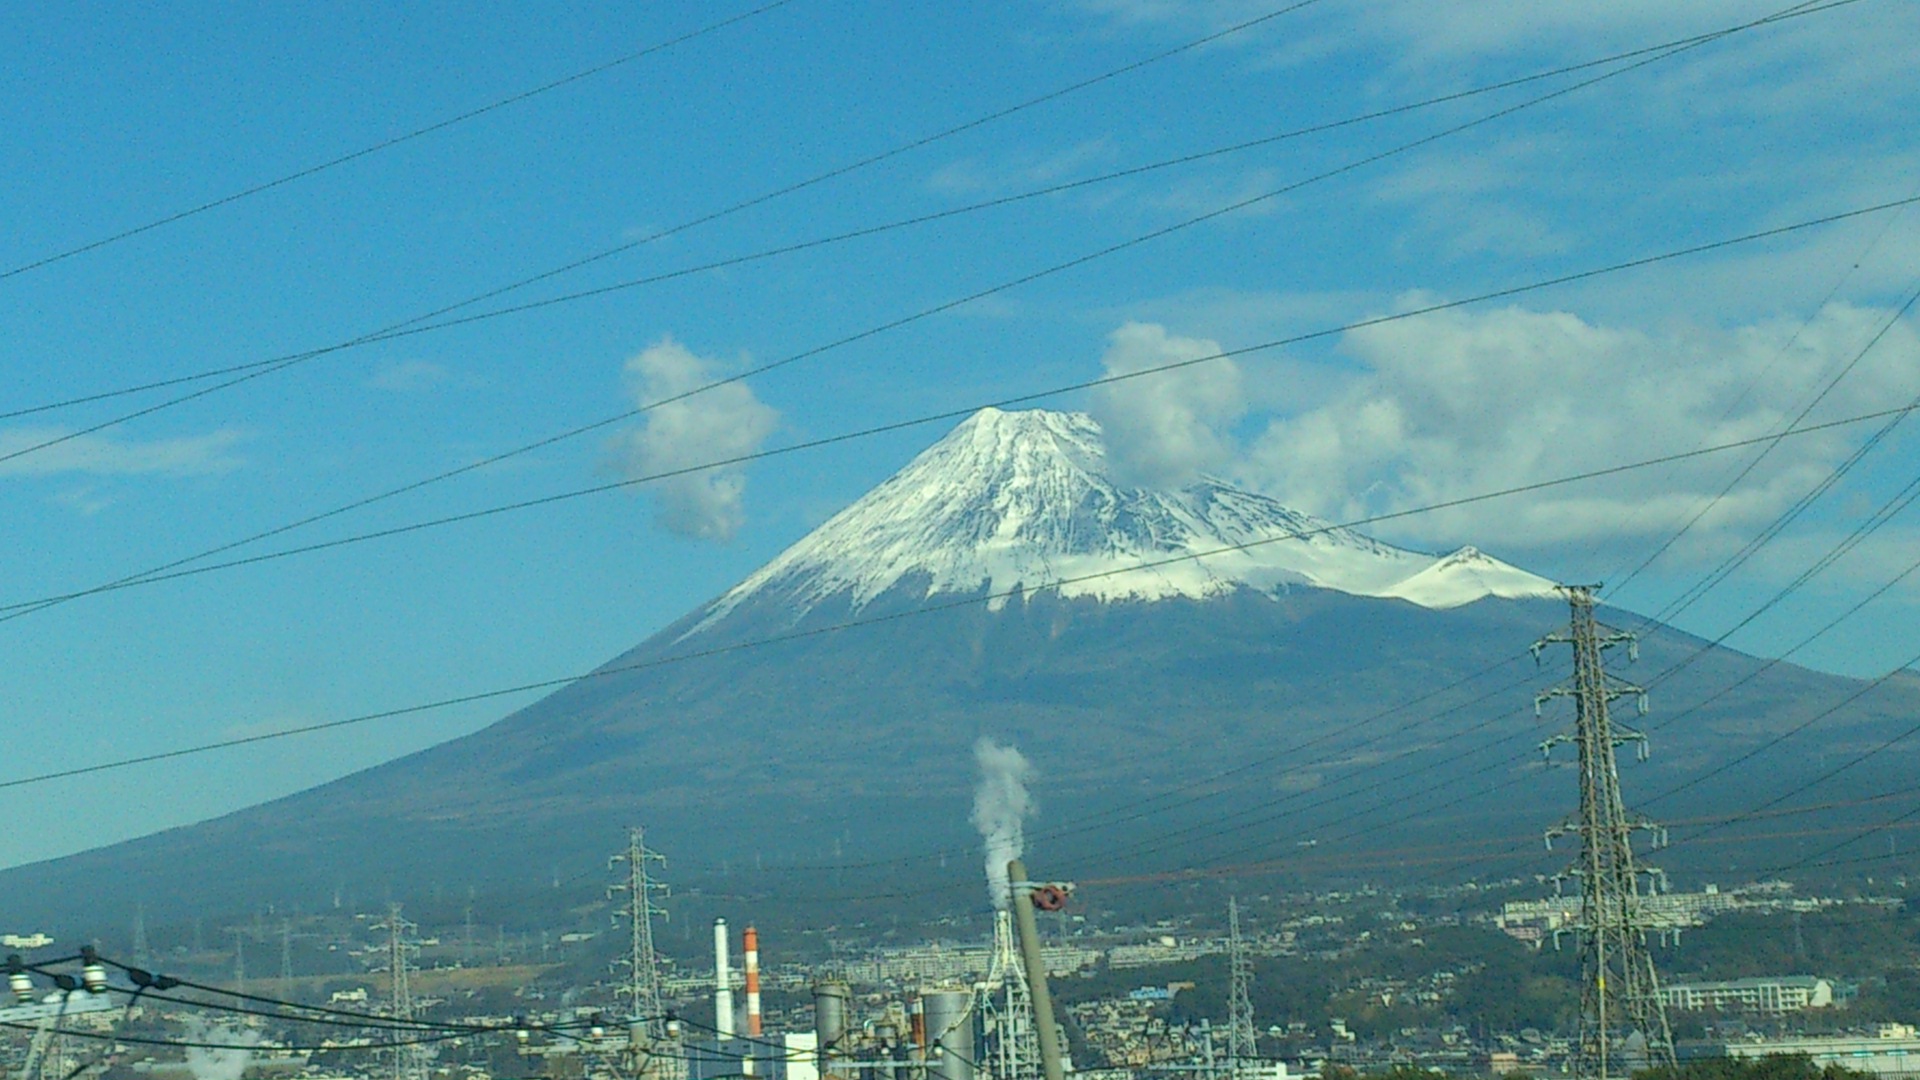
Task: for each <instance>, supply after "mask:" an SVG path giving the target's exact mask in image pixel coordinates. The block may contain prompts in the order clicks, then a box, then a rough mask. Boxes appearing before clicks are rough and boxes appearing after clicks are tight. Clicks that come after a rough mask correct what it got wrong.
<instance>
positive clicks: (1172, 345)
mask: <svg viewBox="0 0 1920 1080" xmlns="http://www.w3.org/2000/svg"><path fill="white" fill-rule="evenodd" d="M1220 352H1221V347H1220V343H1219V342H1217V341H1211V340H1208V339H1206V338H1190V337H1180V336H1178V335H1174V334H1169V333H1168V332H1167V329H1166V327H1164V326H1160V325H1157V324H1154V323H1139V322H1129V323H1126V324H1125V325H1123V326H1121V327H1120V328H1119V329H1118V330H1115V331H1114V332H1113V333H1112V334H1110V335H1109V336H1108V338H1107V351H1106V353H1105V355H1103V356H1102V357H1101V358H1100V365H1101V368H1102V369H1103V371H1104V373H1105V374H1107V375H1127V374H1131V373H1133V372H1138V371H1144V370H1146V369H1149V368H1156V367H1163V366H1165V365H1167V364H1175V363H1180V362H1181V361H1186V360H1198V359H1200V358H1202V357H1208V356H1216V355H1218V354H1219V353H1220ZM1089 411H1090V412H1092V414H1093V416H1094V418H1095V419H1097V420H1099V421H1100V426H1101V428H1102V429H1103V431H1104V432H1105V435H1106V444H1107V456H1108V459H1109V460H1110V461H1111V462H1112V466H1113V470H1114V475H1115V476H1116V477H1118V478H1119V479H1120V480H1121V481H1122V482H1125V483H1130V484H1138V485H1140V486H1143V487H1168V486H1178V485H1179V484H1182V483H1185V482H1189V481H1191V480H1193V479H1196V478H1198V477H1199V476H1200V475H1201V474H1203V473H1207V472H1212V471H1216V470H1219V469H1220V468H1222V467H1224V466H1226V465H1227V464H1228V463H1229V462H1231V461H1232V460H1233V458H1234V456H1235V453H1236V449H1235V447H1234V444H1233V438H1232V428H1233V425H1234V424H1235V423H1236V422H1238V421H1239V419H1240V418H1241V416H1243V415H1244V414H1245V412H1246V397H1245V393H1244V389H1243V387H1242V383H1241V374H1240V368H1239V366H1238V365H1237V364H1235V363H1234V362H1233V360H1232V359H1230V358H1223V359H1219V360H1209V361H1207V362H1205V363H1201V364H1195V365H1192V366H1191V367H1187V368H1182V369H1180V370H1178V371H1176V372H1171V373H1168V374H1165V375H1143V376H1141V377H1139V378H1135V379H1127V380H1124V381H1121V382H1116V383H1108V384H1107V385H1105V386H1101V387H1099V388H1098V389H1097V390H1096V391H1095V392H1094V394H1093V399H1092V401H1091V402H1090V403H1089Z"/></svg>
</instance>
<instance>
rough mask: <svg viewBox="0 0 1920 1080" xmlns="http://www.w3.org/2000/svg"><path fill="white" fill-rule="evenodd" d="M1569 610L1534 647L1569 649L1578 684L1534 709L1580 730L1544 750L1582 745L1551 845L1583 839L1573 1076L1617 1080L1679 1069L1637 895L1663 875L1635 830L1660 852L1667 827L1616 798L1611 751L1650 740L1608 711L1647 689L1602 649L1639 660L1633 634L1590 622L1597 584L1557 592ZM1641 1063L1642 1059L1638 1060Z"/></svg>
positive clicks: (1641, 746) (1641, 747)
mask: <svg viewBox="0 0 1920 1080" xmlns="http://www.w3.org/2000/svg"><path fill="white" fill-rule="evenodd" d="M1558 588H1559V591H1560V593H1561V594H1562V595H1564V596H1566V598H1567V603H1568V605H1569V606H1570V607H1571V609H1572V612H1573V618H1572V621H1571V622H1570V623H1569V625H1568V627H1567V629H1566V630H1563V631H1560V632H1558V633H1554V634H1549V635H1548V636H1546V637H1544V638H1541V639H1540V640H1539V641H1537V642H1535V643H1534V645H1533V655H1534V658H1535V659H1536V660H1538V659H1539V657H1540V653H1541V651H1542V650H1543V649H1545V648H1546V647H1547V646H1548V645H1554V644H1565V645H1571V646H1573V682H1572V683H1570V684H1566V685H1562V686H1556V687H1554V688H1552V689H1550V690H1547V691H1546V692H1544V693H1542V694H1541V695H1540V696H1539V697H1538V698H1536V699H1535V701H1534V711H1535V712H1536V713H1538V712H1539V709H1540V706H1541V705H1543V704H1544V703H1546V702H1547V701H1549V700H1551V699H1553V698H1560V697H1568V698H1572V699H1573V704H1574V727H1573V731H1572V732H1570V733H1567V732H1563V733H1561V734H1559V735H1555V736H1553V737H1552V738H1550V739H1548V740H1546V741H1545V742H1543V743H1541V744H1540V749H1541V751H1542V752H1544V753H1547V754H1549V755H1550V754H1551V753H1552V751H1553V747H1554V746H1555V745H1557V744H1559V743H1569V742H1570V743H1573V744H1574V745H1575V746H1576V747H1578V749H1579V770H1580V811H1579V814H1578V815H1577V816H1575V817H1574V818H1573V819H1571V820H1569V821H1567V822H1566V823H1564V824H1562V825H1558V826H1555V827H1554V828H1552V829H1549V830H1547V846H1548V847H1552V846H1553V840H1554V838H1555V837H1557V836H1566V835H1574V836H1578V837H1579V838H1580V855H1579V858H1578V859H1577V860H1576V861H1575V862H1574V865H1573V866H1572V867H1570V868H1569V869H1568V870H1567V874H1569V875H1571V876H1573V877H1574V878H1576V879H1577V880H1578V881H1579V883H1580V918H1579V922H1578V923H1576V924H1575V925H1574V930H1575V931H1576V932H1577V933H1578V934H1579V938H1580V1041H1579V1048H1578V1051H1577V1056H1576V1059H1575V1075H1576V1076H1578V1077H1580V1078H1581V1080H1613V1078H1614V1077H1620V1076H1626V1075H1627V1074H1629V1073H1631V1072H1632V1071H1633V1070H1634V1069H1635V1068H1638V1067H1645V1066H1652V1067H1655V1068H1660V1067H1666V1068H1673V1067H1674V1066H1675V1059H1674V1053H1673V1032H1672V1030H1671V1029H1670V1028H1669V1027H1668V1026H1667V1010H1666V1006H1665V1005H1663V1004H1662V1003H1661V1001H1660V981H1659V977H1658V975H1656V974H1655V972H1654V969H1653V955H1652V954H1651V953H1650V952H1649V951H1648V950H1647V930H1648V922H1649V920H1648V918H1647V916H1646V912H1645V906H1644V903H1643V901H1644V898H1643V897H1642V896H1641V894H1640V875H1642V874H1646V875H1648V876H1649V877H1650V878H1653V879H1658V878H1660V877H1661V876H1662V875H1661V873H1660V871H1658V870H1655V869H1653V868H1651V867H1636V866H1635V865H1634V856H1633V833H1634V832H1635V831H1636V830H1646V831H1649V832H1651V833H1653V834H1654V846H1656V847H1658V846H1660V845H1661V844H1662V843H1664V840H1665V833H1664V831H1663V830H1662V829H1661V828H1660V827H1659V826H1658V825H1655V824H1654V823H1653V822H1651V821H1648V820H1647V819H1646V818H1643V817H1641V816H1639V815H1637V814H1629V813H1627V811H1626V808H1625V807H1624V806H1623V805H1622V804H1621V801H1620V771H1619V768H1618V766H1617V764H1616V763H1615V761H1614V753H1613V752H1614V749H1615V748H1616V747H1618V746H1622V745H1624V744H1626V743H1633V744H1635V746H1636V748H1637V750H1638V752H1639V757H1640V759H1641V760H1643V761H1644V760H1645V759H1646V756H1647V737H1646V735H1645V734H1643V733H1641V732H1639V731H1636V730H1634V729H1633V728H1630V727H1627V726H1626V725H1624V724H1615V723H1613V721H1612V718H1611V717H1609V716H1608V715H1607V709H1608V706H1609V705H1610V704H1611V703H1612V702H1614V701H1616V700H1618V699H1620V698H1624V697H1632V698H1636V699H1638V701H1639V704H1640V711H1641V712H1642V713H1644V712H1645V711H1646V700H1647V696H1646V691H1645V690H1643V689H1641V688H1640V687H1638V686H1634V685H1632V684H1630V683H1627V682H1624V681H1622V680H1620V679H1618V678H1615V677H1614V676H1611V675H1608V674H1607V673H1606V669H1605V667H1604V665H1603V663H1602V653H1604V652H1605V651H1606V650H1607V649H1610V648H1612V647H1614V646H1616V645H1623V644H1624V645H1626V646H1627V647H1628V649H1627V655H1628V658H1629V659H1630V660H1633V659H1638V658H1639V650H1638V646H1637V643H1636V642H1635V639H1634V635H1632V634H1630V633H1626V632H1625V631H1621V630H1615V629H1614V628H1612V627H1610V626H1605V625H1603V624H1601V623H1600V622H1598V621H1596V620H1595V618H1594V613H1593V608H1594V598H1593V594H1594V591H1595V590H1596V589H1597V588H1598V586H1594V585H1561V586H1559V587H1558ZM1636 1059H1638V1060H1636Z"/></svg>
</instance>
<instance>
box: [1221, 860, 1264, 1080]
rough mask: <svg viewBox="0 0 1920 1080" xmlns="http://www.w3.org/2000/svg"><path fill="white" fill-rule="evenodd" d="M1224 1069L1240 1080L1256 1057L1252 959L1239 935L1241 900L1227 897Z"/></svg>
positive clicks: (1257, 1043)
mask: <svg viewBox="0 0 1920 1080" xmlns="http://www.w3.org/2000/svg"><path fill="white" fill-rule="evenodd" d="M1227 982H1228V991H1227V1072H1228V1074H1229V1075H1230V1076H1232V1077H1234V1080H1240V1078H1241V1077H1242V1076H1244V1075H1245V1074H1246V1073H1247V1072H1248V1071H1251V1069H1252V1066H1253V1063H1254V1061H1255V1060H1256V1059H1257V1058H1258V1057H1259V1055H1260V1051H1259V1036H1258V1035H1256V1034H1255V1033H1254V1028H1253V958H1252V957H1250V956H1248V955H1247V943H1246V940H1245V939H1244V938H1242V937H1241V936H1240V900H1239V898H1238V897H1234V896H1229V897H1227Z"/></svg>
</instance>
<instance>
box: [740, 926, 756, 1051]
mask: <svg viewBox="0 0 1920 1080" xmlns="http://www.w3.org/2000/svg"><path fill="white" fill-rule="evenodd" d="M742 937H743V939H744V940H742V942H741V946H742V949H743V951H745V953H746V954H747V955H746V961H747V1038H749V1039H757V1038H759V1037H760V931H758V930H755V929H754V928H753V927H751V926H749V927H747V929H746V933H745V934H743V935H742Z"/></svg>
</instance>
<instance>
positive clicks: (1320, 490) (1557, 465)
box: [1243, 305, 1920, 549]
mask: <svg viewBox="0 0 1920 1080" xmlns="http://www.w3.org/2000/svg"><path fill="white" fill-rule="evenodd" d="M1887 318H1888V313H1887V312H1884V311H1876V310H1872V309H1867V308H1859V307H1852V306H1848V305H1830V306H1829V307H1828V308H1826V309H1825V310H1823V311H1822V312H1821V313H1820V314H1819V315H1818V316H1817V317H1815V318H1814V319H1813V320H1811V321H1810V322H1808V323H1807V324H1806V325H1805V326H1804V328H1803V327H1801V326H1800V324H1799V323H1798V321H1777V322H1768V323H1758V324H1753V325H1748V326H1742V327H1735V328H1730V329H1721V328H1697V327H1696V328H1684V329H1679V330H1671V331H1661V332H1653V331H1645V330H1638V329H1622V328H1618V327H1611V326H1605V325H1599V324H1596V323H1593V322H1589V321H1587V320H1586V319H1583V318H1581V317H1580V316H1577V315H1573V314H1569V313H1566V312H1538V311H1530V310H1526V309H1522V308H1517V307H1512V308H1505V309H1501V310H1493V311H1485V312H1465V311H1453V312H1446V313H1441V314H1438V315H1433V316H1426V317H1422V318H1420V319H1416V320H1408V321H1405V322H1396V323H1389V324H1383V325H1380V326H1375V327H1371V328H1368V329H1366V330H1362V331H1355V332H1353V333H1350V334H1348V335H1347V336H1346V337H1345V339H1344V340H1343V343H1342V347H1343V350H1344V351H1345V352H1347V353H1348V354H1349V355H1350V357H1351V358H1352V359H1353V360H1355V361H1357V364H1358V368H1357V370H1356V371H1355V372H1354V373H1353V374H1352V375H1351V376H1350V377H1349V378H1348V380H1347V382H1346V384H1345V385H1344V386H1341V387H1338V388H1337V389H1335V390H1334V391H1333V392H1332V393H1331V394H1330V395H1329V396H1328V397H1327V398H1326V399H1325V400H1322V401H1320V402H1317V403H1314V404H1312V405H1310V406H1307V407H1303V408H1301V409H1299V410H1298V411H1295V412H1293V413H1291V414H1289V415H1285V416H1281V417H1278V418H1275V419H1273V420H1272V421H1271V422H1270V423H1269V424H1268V425H1267V428H1266V430H1265V432H1264V433H1263V434H1261V435H1260V436H1259V437H1258V438H1257V439H1256V440H1255V441H1254V443H1253V445H1252V446H1251V447H1250V449H1249V452H1248V455H1247V459H1246V461H1245V463H1244V466H1243V467H1244V468H1245V469H1246V470H1247V472H1248V474H1249V478H1250V479H1252V480H1253V481H1254V482H1255V483H1257V484H1258V485H1259V486H1261V487H1263V488H1265V489H1267V490H1269V491H1272V492H1273V493H1275V494H1276V495H1277V496H1278V497H1281V498H1284V499H1287V500H1289V501H1291V502H1293V503H1294V504H1295V505H1298V506H1299V507H1300V508H1301V509H1304V510H1309V511H1312V512H1316V513H1322V514H1328V515H1331V516H1334V517H1339V518H1352V517H1360V516H1365V515H1367V514H1370V513H1377V512H1380V511H1385V510H1394V509H1403V508H1407V507H1412V506H1418V505H1423V504H1429V503H1435V502H1442V501H1445V500H1449V499H1454V498H1459V497H1461V496H1465V495H1471V494H1476V493H1480V492H1486V491H1493V490H1498V489H1502V488H1507V487H1512V486H1517V485H1520V484H1525V483H1529V482H1532V481H1537V480H1542V479H1548V478H1551V477H1556V476H1561V475H1565V474H1568V473H1573V472H1578V471H1581V470H1585V469H1592V468H1597V467H1604V466H1608V465H1613V464H1618V463H1622V462H1629V461H1635V460H1642V459H1646V458H1651V457H1657V456H1662V455H1666V454H1673V453H1679V452H1684V451H1688V450H1692V449H1695V448H1698V447H1700V446H1703V445H1708V444H1712V443H1720V442H1728V441H1733V440H1738V439H1748V438H1755V437H1759V436H1764V435H1767V434H1770V433H1773V432H1775V431H1778V430H1780V429H1781V428H1783V427H1784V426H1785V425H1786V424H1787V423H1788V422H1789V421H1790V420H1791V419H1792V418H1793V416H1794V415H1795V414H1796V413H1797V412H1798V410H1799V409H1800V408H1801V407H1802V406H1803V405H1804V404H1805V403H1806V402H1807V401H1809V400H1811V399H1812V397H1813V395H1814V394H1815V393H1816V392H1817V388H1818V387H1819V386H1822V385H1824V384H1825V382H1826V381H1827V380H1828V379H1830V378H1831V377H1832V376H1833V375H1834V374H1835V373H1837V372H1838V371H1839V370H1840V368H1841V367H1842V366H1843V365H1844V364H1845V363H1847V362H1848V361H1849V360H1851V359H1853V357H1854V356H1855V355H1857V354H1858V352H1859V350H1860V349H1861V348H1862V347H1863V346H1864V345H1865V344H1866V342H1867V341H1868V340H1869V339H1870V338H1871V337H1872V336H1873V334H1874V332H1875V331H1876V330H1878V329H1879V328H1880V327H1881V326H1882V325H1883V324H1884V322H1885V320H1886V319H1887ZM1917 365H1920V340H1916V337H1915V335H1914V333H1913V331H1912V329H1911V327H1909V326H1907V325H1904V324H1903V325H1900V326H1897V327H1895V328H1894V330H1893V332H1892V333H1890V334H1888V335H1887V337H1886V338H1885V339H1884V340H1883V341H1882V342H1881V343H1880V345H1879V346H1878V347H1877V348H1876V349H1874V351H1873V352H1872V353H1870V354H1869V355H1868V356H1867V357H1866V358H1865V359H1864V360H1863V361H1862V362H1861V363H1860V364H1859V366H1858V367H1857V368H1856V369H1855V370H1854V371H1853V372H1852V373H1851V374H1850V375H1849V376H1848V377H1847V378H1846V379H1845V380H1843V381H1842V382H1841V383H1839V385H1838V386H1837V387H1836V388H1835V390H1834V391H1833V392H1832V394H1831V395H1830V396H1828V397H1827V398H1826V399H1825V400H1824V401H1823V402H1822V403H1821V405H1820V408H1819V410H1818V411H1817V412H1816V413H1815V414H1814V415H1813V416H1812V417H1810V420H1814V421H1817V420H1819V419H1821V418H1823V417H1828V418H1830V417H1838V416H1842V415H1849V414H1853V413H1859V412H1865V411H1869V410H1871V409H1873V408H1875V407H1876V406H1880V405H1883V404H1884V403H1885V402H1887V401H1888V400H1905V399H1906V398H1908V397H1910V396H1912V395H1913V394H1914V392H1915V391H1916V390H1920V375H1917V374H1916V372H1920V366H1917ZM1853 440H1854V436H1853V435H1852V434H1850V433H1849V432H1846V431H1834V432H1830V433H1824V434H1820V435H1811V436H1805V437H1797V438H1794V439H1789V440H1785V441H1783V442H1781V443H1780V444H1779V445H1778V447H1777V448H1776V449H1775V450H1774V451H1773V452H1772V453H1771V454H1770V455H1769V456H1768V458H1767V459H1766V461H1765V463H1764V464H1762V465H1761V466H1760V467H1759V468H1757V469H1756V470H1755V471H1754V473H1753V474H1752V475H1751V476H1750V477H1748V478H1747V479H1746V480H1745V481H1744V482H1743V483H1742V484H1741V485H1740V486H1739V487H1738V488H1737V489H1736V490H1735V491H1734V492H1733V494H1732V496H1731V497H1729V498H1727V499H1726V500H1724V501H1722V502H1721V503H1720V504H1719V505H1718V506H1717V507H1716V508H1715V510H1714V512H1713V513H1712V514H1711V515H1709V516H1708V517H1707V518H1705V519H1703V520H1702V522H1701V528H1700V529H1699V533H1700V536H1699V539H1700V540H1701V541H1703V542H1708V543H1710V542H1711V540H1712V536H1713V534H1714V532H1715V531H1716V530H1724V529H1726V528H1728V527H1738V526H1741V525H1745V524H1749V523H1752V522H1755V521H1760V520H1763V519H1765V518H1766V517H1770V516H1771V515H1772V514H1774V513H1776V512H1778V511H1779V510H1780V509H1781V508H1783V507H1784V506H1786V505H1787V504H1788V503H1789V502H1791V501H1792V500H1793V499H1794V498H1797V497H1798V496H1799V495H1800V494H1801V493H1802V492H1804V491H1805V490H1806V489H1807V488H1808V487H1810V486H1811V485H1812V484H1813V483H1814V482H1815V481H1816V480H1817V479H1818V478H1819V477H1820V476H1821V475H1824V474H1825V472H1826V471H1827V470H1828V469H1829V468H1831V467H1832V465H1833V464H1834V463H1835V462H1837V461H1838V460H1840V458H1841V457H1842V456H1843V455H1844V454H1845V453H1846V450H1847V447H1849V446H1850V445H1851V443H1852V441H1853ZM1751 453H1753V451H1747V452H1743V453H1741V454H1730V455H1727V456H1724V457H1722V456H1715V457H1712V458H1708V459H1704V460H1703V461H1701V462H1700V463H1698V464H1695V465H1689V466H1684V467H1673V468H1668V469H1650V470H1646V471H1644V472H1639V473H1633V474H1626V475H1624V476H1622V477H1618V478H1615V479H1613V480H1610V481H1608V482H1606V483H1603V484H1593V485H1581V486H1578V487H1573V488H1566V489H1560V490H1558V491H1555V492H1551V493H1545V494H1541V495H1536V496H1532V497H1529V498H1528V499H1527V500H1526V501H1525V502H1524V503H1516V504H1514V505H1512V506H1501V507H1497V508H1488V507H1476V508H1467V509H1463V510H1460V511H1453V512H1447V513H1443V514H1440V515H1436V516H1434V517H1431V518H1425V519H1423V522H1424V523H1425V524H1423V526H1422V527H1423V529H1424V528H1433V529H1437V530H1438V531H1439V532H1441V533H1442V534H1444V535H1446V536H1448V537H1452V536H1453V535H1454V534H1456V533H1457V534H1459V535H1465V536H1472V537H1477V538H1484V539H1483V542H1488V543H1501V544H1504V545H1507V546H1510V547H1523V548H1535V549H1538V548H1544V547H1549V546H1553V545H1559V544H1565V543H1569V542H1580V541H1599V540H1605V539H1611V538H1620V537H1629V536H1636V535H1650V534H1653V533H1657V532H1659V531H1661V530H1663V529H1666V528H1669V527H1671V526H1672V525H1673V524H1674V523H1675V521H1676V520H1677V519H1681V518H1683V516H1684V515H1686V514H1687V513H1688V512H1689V511H1690V510H1691V509H1692V508H1693V507H1695V506H1697V505H1699V504H1700V503H1701V502H1702V500H1704V499H1706V498H1709V497H1711V496H1712V495H1714V494H1716V493H1717V492H1718V491H1719V489H1720V486H1721V485H1722V484H1724V482H1725V479H1726V478H1727V477H1728V476H1729V475H1730V473H1731V471H1732V470H1733V469H1735V468H1737V467H1738V464H1739V463H1740V462H1742V461H1744V460H1746V457H1747V456H1750V455H1751Z"/></svg>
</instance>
